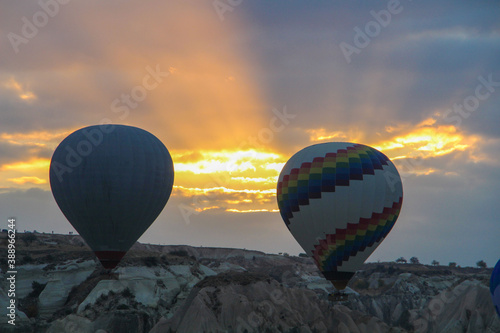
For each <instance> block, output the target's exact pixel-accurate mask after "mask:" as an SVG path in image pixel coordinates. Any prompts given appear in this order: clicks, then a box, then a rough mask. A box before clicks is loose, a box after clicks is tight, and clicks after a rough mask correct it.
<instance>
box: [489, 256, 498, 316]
mask: <svg viewBox="0 0 500 333" xmlns="http://www.w3.org/2000/svg"><path fill="white" fill-rule="evenodd" d="M490 292H491V298H492V299H493V305H494V306H495V310H497V314H498V316H499V317H500V260H498V262H497V264H496V265H495V268H494V269H493V272H492V273H491V279H490Z"/></svg>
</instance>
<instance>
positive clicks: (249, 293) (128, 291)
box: [0, 234, 500, 333]
mask: <svg viewBox="0 0 500 333" xmlns="http://www.w3.org/2000/svg"><path fill="white" fill-rule="evenodd" d="M16 244H17V253H16V260H17V264H18V267H17V276H16V278H17V280H16V297H17V305H18V307H19V308H18V312H17V320H16V326H15V328H14V327H13V326H11V325H8V324H6V321H7V320H6V319H5V318H7V317H6V314H7V308H6V306H4V304H5V305H7V304H9V303H8V302H9V297H8V289H9V286H8V281H7V276H6V271H7V261H6V260H5V259H1V260H0V267H1V270H2V273H1V281H2V282H1V283H2V284H1V288H0V304H2V306H1V308H0V315H1V317H2V318H4V319H3V320H2V321H1V323H0V331H1V332H47V333H56V332H57V333H60V332H92V333H94V332H98V333H104V332H109V333H111V332H133V333H136V332H151V333H159V332H342V333H343V332H359V333H364V332H366V333H371V332H439V333H442V332H446V333H452V332H468V333H472V332H491V333H493V332H495V333H498V332H500V320H499V318H498V317H497V316H496V314H495V311H494V309H493V305H492V302H491V298H490V296H489V289H488V280H489V275H490V274H491V269H475V268H456V267H454V268H450V267H444V266H441V267H440V266H438V267H434V266H425V265H411V264H395V263H376V264H366V265H364V267H363V269H362V270H361V271H359V272H358V273H357V274H356V275H355V276H354V278H353V279H352V281H351V283H350V285H349V286H350V289H349V297H348V299H347V300H346V301H341V302H340V301H331V300H329V297H328V295H329V294H330V293H331V292H332V291H333V288H332V286H331V284H330V283H329V282H328V281H326V280H325V279H323V278H322V277H321V276H320V275H319V274H318V271H317V269H316V266H315V265H314V264H313V262H312V261H311V260H310V259H309V258H303V257H294V256H282V255H272V254H265V253H262V252H258V251H248V250H242V249H224V248H205V247H190V246H159V245H148V244H140V243H137V244H136V245H135V246H134V247H133V248H132V250H131V251H130V252H129V253H128V254H127V255H126V256H125V258H124V260H123V262H122V263H121V264H120V266H119V267H118V268H117V269H116V270H114V271H111V272H110V271H107V270H104V269H103V268H102V267H101V266H100V265H99V264H98V263H96V261H95V259H94V256H93V254H92V252H90V250H88V248H87V247H86V245H85V243H84V242H83V240H82V239H81V238H80V237H79V236H70V235H48V234H19V235H18V238H17V243H16ZM0 251H5V252H4V253H7V249H6V238H5V234H3V235H2V237H1V238H0ZM2 258H5V257H2Z"/></svg>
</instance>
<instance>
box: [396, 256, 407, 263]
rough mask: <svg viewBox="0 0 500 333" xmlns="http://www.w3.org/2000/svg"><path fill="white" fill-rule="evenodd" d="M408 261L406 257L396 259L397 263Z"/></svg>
mask: <svg viewBox="0 0 500 333" xmlns="http://www.w3.org/2000/svg"><path fill="white" fill-rule="evenodd" d="M407 262H408V261H406V259H405V258H404V257H399V258H398V259H396V263H398V264H406V263H407Z"/></svg>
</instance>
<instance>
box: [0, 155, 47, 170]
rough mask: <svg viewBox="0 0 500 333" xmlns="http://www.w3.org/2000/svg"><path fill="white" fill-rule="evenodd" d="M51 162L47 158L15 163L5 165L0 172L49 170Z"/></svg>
mask: <svg viewBox="0 0 500 333" xmlns="http://www.w3.org/2000/svg"><path fill="white" fill-rule="evenodd" d="M49 165H50V160H49V159H47V158H35V159H31V160H29V161H26V162H24V161H23V162H15V163H11V164H4V165H2V167H1V168H0V170H18V171H19V170H23V171H25V170H33V169H40V168H44V169H47V170H48V169H49Z"/></svg>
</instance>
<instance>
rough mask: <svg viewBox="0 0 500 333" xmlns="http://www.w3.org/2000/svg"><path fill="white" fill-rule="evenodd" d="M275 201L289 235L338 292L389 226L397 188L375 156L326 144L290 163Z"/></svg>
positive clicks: (392, 173)
mask: <svg viewBox="0 0 500 333" xmlns="http://www.w3.org/2000/svg"><path fill="white" fill-rule="evenodd" d="M277 199H278V206H279V209H280V213H281V217H282V218H283V220H284V221H285V224H286V226H287V227H288V229H289V230H290V232H291V233H292V235H293V236H294V237H295V239H296V240H297V242H298V243H299V244H300V245H301V246H302V248H303V249H304V250H305V251H306V253H307V254H308V255H309V256H310V257H312V258H313V259H314V261H315V263H316V265H317V266H318V268H319V269H320V270H321V272H322V273H323V275H324V276H325V277H326V278H327V279H328V280H330V281H332V283H333V284H334V286H335V287H336V288H337V289H338V290H340V289H344V288H345V287H346V285H347V283H348V281H349V280H350V278H351V277H352V276H353V275H354V273H355V272H356V270H358V269H359V268H360V266H361V265H362V264H363V263H364V261H365V260H366V259H367V258H368V257H369V256H370V254H371V253H372V252H373V251H374V250H375V248H376V247H377V246H378V245H379V244H380V243H381V242H382V241H383V240H384V238H385V237H386V236H387V234H388V233H389V231H390V230H391V229H392V227H393V226H394V223H395V222H396V220H397V218H398V216H399V213H400V210H401V205H402V202H403V187H402V183H401V178H400V176H399V173H398V171H397V170H396V167H395V166H394V164H393V163H392V162H391V161H390V160H389V158H387V156H385V155H384V154H382V153H381V152H379V151H378V150H376V149H374V148H371V147H368V146H365V145H362V144H355V143H348V142H332V143H323V144H317V145H313V146H310V147H307V148H304V149H302V150H301V151H299V152H298V153H296V154H295V155H293V156H292V157H291V158H290V160H289V161H288V162H287V163H286V165H285V166H284V167H283V170H282V171H281V174H280V176H279V180H278V187H277Z"/></svg>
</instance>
